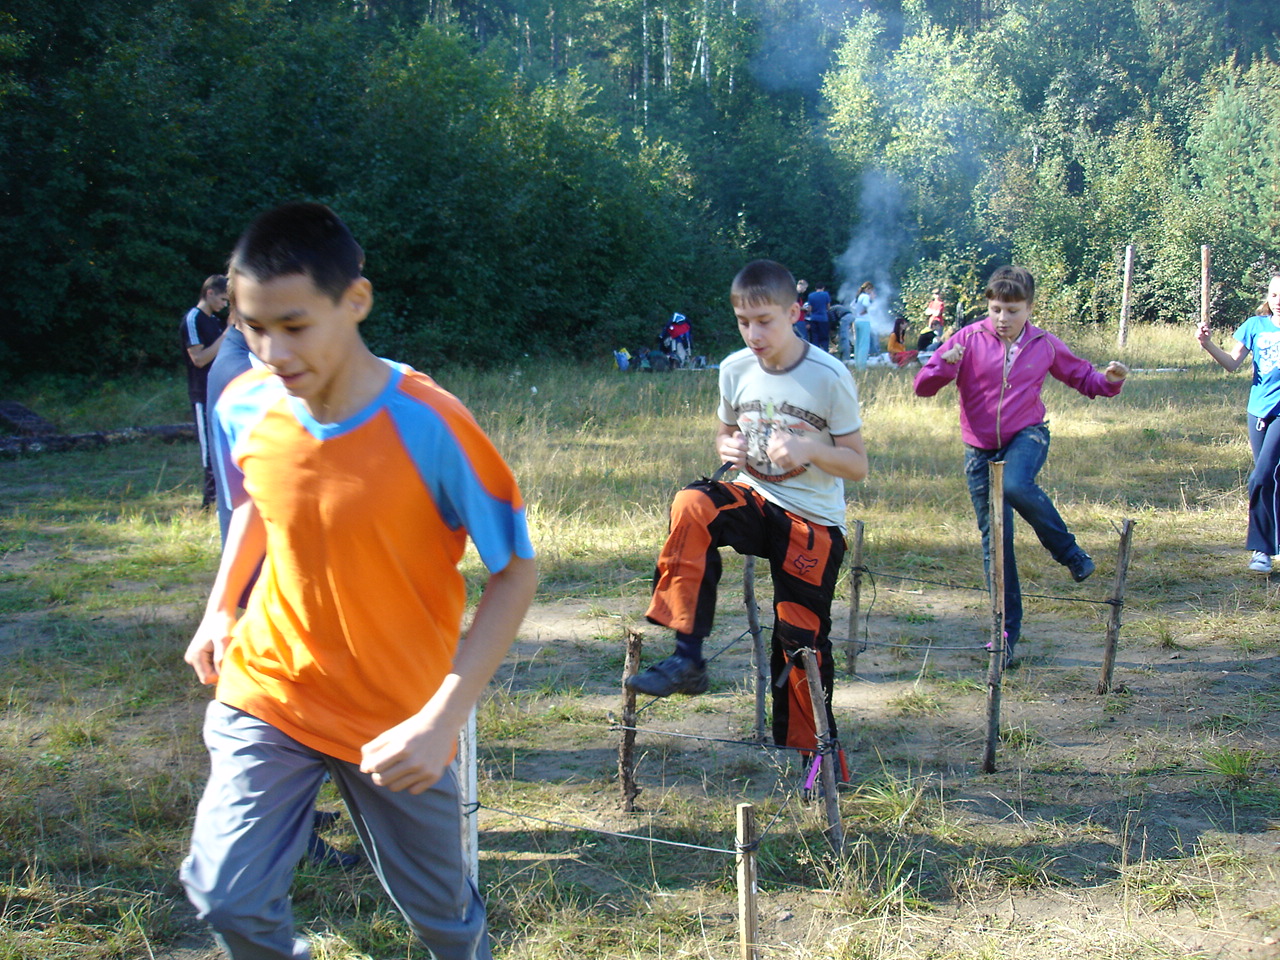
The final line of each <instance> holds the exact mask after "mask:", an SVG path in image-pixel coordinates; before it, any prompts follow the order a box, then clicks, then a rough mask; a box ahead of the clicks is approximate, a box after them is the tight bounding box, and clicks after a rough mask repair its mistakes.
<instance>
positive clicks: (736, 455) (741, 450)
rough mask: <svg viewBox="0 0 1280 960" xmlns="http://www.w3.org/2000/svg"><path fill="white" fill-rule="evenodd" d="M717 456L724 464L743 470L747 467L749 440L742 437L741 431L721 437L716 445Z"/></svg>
mask: <svg viewBox="0 0 1280 960" xmlns="http://www.w3.org/2000/svg"><path fill="white" fill-rule="evenodd" d="M716 454H717V455H718V456H719V457H720V461H721V462H722V463H732V464H733V465H734V467H735V468H737V469H738V470H741V469H742V468H743V467H745V466H746V465H747V438H746V437H744V436H743V435H742V431H741V430H735V431H734V432H733V433H732V434H731V435H727V436H722V437H720V440H719V442H718V443H717V444H716Z"/></svg>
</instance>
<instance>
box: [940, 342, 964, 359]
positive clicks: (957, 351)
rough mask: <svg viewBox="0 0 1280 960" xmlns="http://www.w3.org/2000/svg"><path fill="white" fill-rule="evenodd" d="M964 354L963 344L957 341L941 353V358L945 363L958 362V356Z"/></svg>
mask: <svg viewBox="0 0 1280 960" xmlns="http://www.w3.org/2000/svg"><path fill="white" fill-rule="evenodd" d="M963 356H964V344H963V343H957V344H956V345H955V346H954V347H952V348H951V349H950V350H948V351H947V352H946V353H943V354H941V357H942V359H943V360H944V361H945V362H947V363H959V362H960V358H961V357H963Z"/></svg>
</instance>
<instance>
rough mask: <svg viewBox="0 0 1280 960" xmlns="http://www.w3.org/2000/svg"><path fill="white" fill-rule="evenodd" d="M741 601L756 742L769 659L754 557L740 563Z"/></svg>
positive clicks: (760, 731) (759, 734)
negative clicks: (747, 639)
mask: <svg viewBox="0 0 1280 960" xmlns="http://www.w3.org/2000/svg"><path fill="white" fill-rule="evenodd" d="M742 602H743V604H745V605H746V608H747V629H748V630H749V631H750V633H751V668H752V669H753V670H754V671H755V674H756V742H757V743H764V710H765V694H766V693H767V692H768V690H769V660H768V658H767V657H766V656H765V653H764V634H763V632H762V631H761V630H760V605H759V604H758V603H756V558H755V557H752V556H748V557H747V558H746V562H745V563H743V564H742Z"/></svg>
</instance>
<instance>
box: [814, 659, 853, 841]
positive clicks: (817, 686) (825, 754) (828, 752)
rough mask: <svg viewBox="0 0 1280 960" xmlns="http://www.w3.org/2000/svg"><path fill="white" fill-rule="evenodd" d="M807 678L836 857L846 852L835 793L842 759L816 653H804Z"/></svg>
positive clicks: (823, 788)
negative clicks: (831, 721) (829, 716)
mask: <svg viewBox="0 0 1280 960" xmlns="http://www.w3.org/2000/svg"><path fill="white" fill-rule="evenodd" d="M804 675H805V679H806V680H807V681H808V682H809V699H810V701H811V702H812V704H813V726H814V729H815V730H817V731H818V743H819V744H822V751H821V757H822V760H821V761H820V763H819V766H818V773H819V775H820V776H821V777H822V801H823V804H824V805H825V807H826V810H827V827H828V828H829V831H830V835H831V847H832V849H833V850H835V852H836V855H837V856H838V855H840V854H841V853H843V852H844V825H843V824H841V823H840V796H839V794H838V793H837V792H836V790H837V789H838V788H837V786H836V771H837V770H839V769H840V756H839V753H838V751H837V750H836V745H835V741H834V740H833V739H832V738H831V725H830V724H829V723H828V722H827V698H826V696H825V695H824V694H823V692H822V677H821V675H820V674H819V672H818V654H817V651H815V650H812V649H806V650H805V651H804Z"/></svg>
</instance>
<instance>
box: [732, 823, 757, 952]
mask: <svg viewBox="0 0 1280 960" xmlns="http://www.w3.org/2000/svg"><path fill="white" fill-rule="evenodd" d="M737 849H738V946H739V954H738V956H739V957H740V960H756V958H757V957H758V956H759V952H758V949H757V948H758V946H759V941H760V910H759V907H758V906H757V905H756V893H757V884H756V808H755V807H754V806H753V805H752V804H750V803H740V804H738V846H737Z"/></svg>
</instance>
